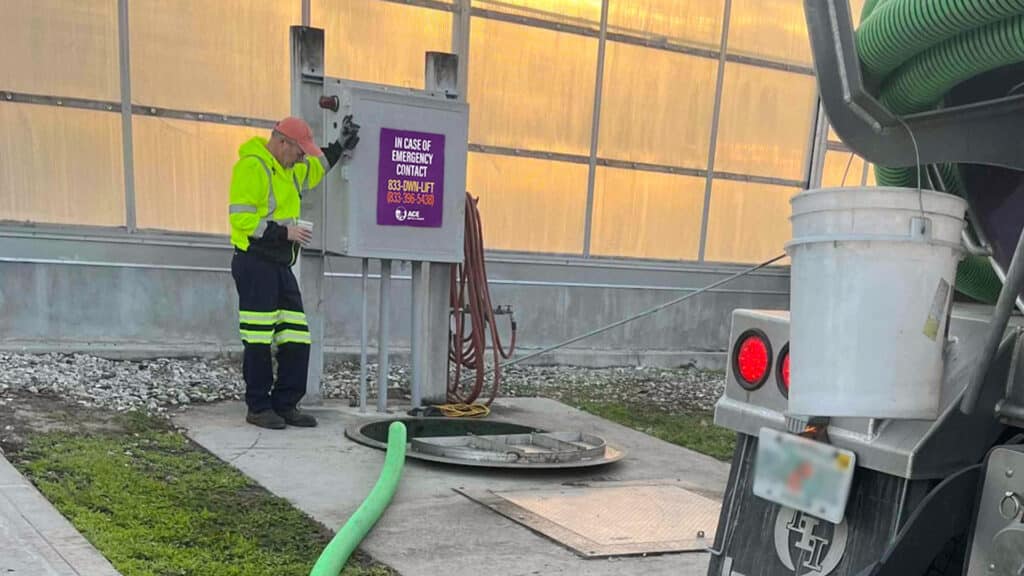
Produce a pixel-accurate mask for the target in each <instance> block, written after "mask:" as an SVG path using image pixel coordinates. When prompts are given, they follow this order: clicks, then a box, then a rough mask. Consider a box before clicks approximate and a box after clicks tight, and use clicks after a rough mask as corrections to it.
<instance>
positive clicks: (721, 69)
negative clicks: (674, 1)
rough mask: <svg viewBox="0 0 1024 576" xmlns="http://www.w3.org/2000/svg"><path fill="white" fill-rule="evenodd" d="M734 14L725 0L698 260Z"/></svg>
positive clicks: (707, 212)
mask: <svg viewBox="0 0 1024 576" xmlns="http://www.w3.org/2000/svg"><path fill="white" fill-rule="evenodd" d="M731 14H732V0H725V5H724V8H723V9H722V41H721V43H720V44H719V47H720V50H719V56H718V76H717V78H716V80H715V104H714V108H713V110H712V112H711V138H710V139H709V140H710V142H709V143H708V174H707V179H706V180H705V181H704V206H703V209H704V211H703V213H702V214H701V219H700V247H699V248H698V250H697V261H698V262H703V261H704V255H705V253H706V252H707V244H708V218H709V217H710V215H711V185H712V183H713V182H714V179H715V153H716V150H717V148H718V121H719V119H720V117H721V112H722V88H723V85H724V84H725V62H726V54H727V52H728V49H729V17H730V16H731Z"/></svg>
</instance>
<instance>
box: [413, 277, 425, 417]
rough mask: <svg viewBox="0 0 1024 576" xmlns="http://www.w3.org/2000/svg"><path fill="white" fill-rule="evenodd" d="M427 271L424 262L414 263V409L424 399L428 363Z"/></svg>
mask: <svg viewBox="0 0 1024 576" xmlns="http://www.w3.org/2000/svg"><path fill="white" fill-rule="evenodd" d="M425 273H426V270H425V269H424V266H423V262H413V263H412V324H411V325H412V334H411V336H410V338H409V342H410V349H409V352H410V354H409V365H410V366H411V367H412V407H413V408H419V407H420V404H421V402H422V397H423V380H424V376H425V374H424V373H423V371H424V369H425V367H426V363H425V362H424V358H423V353H424V349H423V346H424V344H425V343H426V341H427V340H428V335H427V334H426V333H425V332H424V330H423V329H424V327H425V326H426V322H425V321H424V320H425V318H424V315H425V312H426V300H427V298H426V294H425V293H424V288H426V287H427V278H426V275H425Z"/></svg>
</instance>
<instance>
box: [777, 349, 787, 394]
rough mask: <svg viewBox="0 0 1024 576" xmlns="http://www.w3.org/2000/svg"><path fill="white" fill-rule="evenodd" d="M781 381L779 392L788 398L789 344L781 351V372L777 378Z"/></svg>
mask: <svg viewBox="0 0 1024 576" xmlns="http://www.w3.org/2000/svg"><path fill="white" fill-rule="evenodd" d="M777 380H778V382H779V392H782V395H783V396H785V397H786V398H789V344H786V345H785V346H783V348H782V352H780V353H779V374H778V378H777Z"/></svg>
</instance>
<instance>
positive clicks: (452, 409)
mask: <svg viewBox="0 0 1024 576" xmlns="http://www.w3.org/2000/svg"><path fill="white" fill-rule="evenodd" d="M433 408H437V409H438V410H440V411H441V413H442V414H444V415H445V416H447V417H449V418H480V417H483V416H487V415H488V414H490V413H491V409H490V408H488V407H487V406H486V405H484V404H438V405H437V406H433Z"/></svg>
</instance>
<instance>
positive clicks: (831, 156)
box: [821, 150, 864, 188]
mask: <svg viewBox="0 0 1024 576" xmlns="http://www.w3.org/2000/svg"><path fill="white" fill-rule="evenodd" d="M863 175H864V159H863V158H861V157H860V156H857V155H856V154H854V153H852V152H839V151H836V150H829V151H828V152H826V153H825V170H824V171H823V172H822V174H821V186H822V188H831V187H834V186H860V179H861V176H863Z"/></svg>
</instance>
